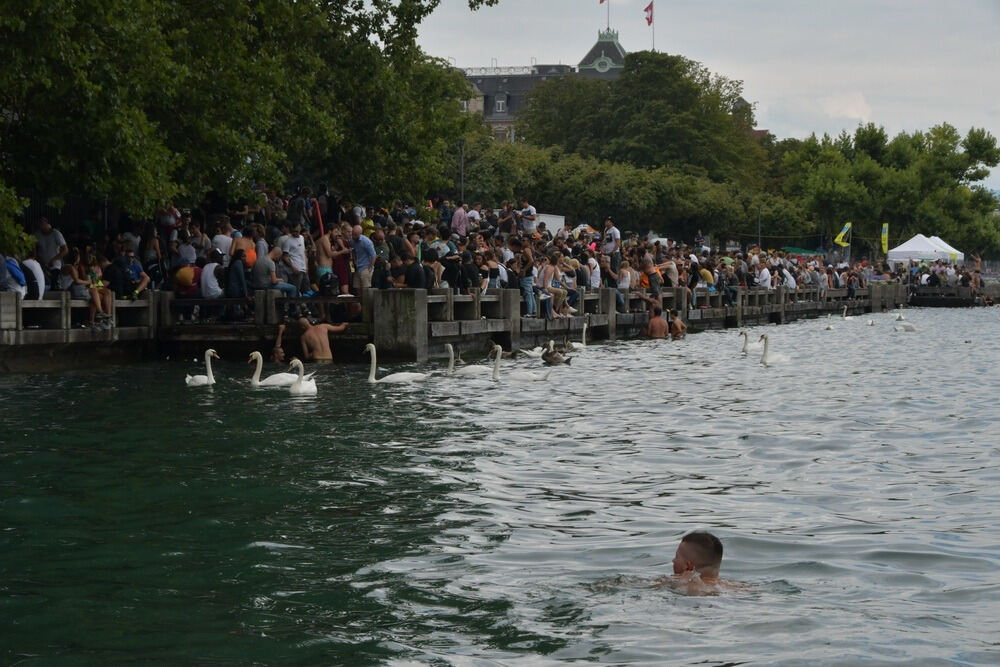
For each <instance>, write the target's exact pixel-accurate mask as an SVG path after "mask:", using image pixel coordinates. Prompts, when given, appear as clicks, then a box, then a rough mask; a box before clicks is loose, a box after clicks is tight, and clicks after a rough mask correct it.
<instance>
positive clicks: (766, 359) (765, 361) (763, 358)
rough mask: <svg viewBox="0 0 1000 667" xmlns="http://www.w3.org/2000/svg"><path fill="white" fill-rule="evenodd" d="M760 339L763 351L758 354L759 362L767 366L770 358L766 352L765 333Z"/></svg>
mask: <svg viewBox="0 0 1000 667" xmlns="http://www.w3.org/2000/svg"><path fill="white" fill-rule="evenodd" d="M760 339H761V340H762V341H764V353H763V354H762V355H760V363H761V365H763V366H767V365H769V364H770V363H771V361H772V359H771V357H770V356H768V354H767V334H763V335H762V336H761V337H760Z"/></svg>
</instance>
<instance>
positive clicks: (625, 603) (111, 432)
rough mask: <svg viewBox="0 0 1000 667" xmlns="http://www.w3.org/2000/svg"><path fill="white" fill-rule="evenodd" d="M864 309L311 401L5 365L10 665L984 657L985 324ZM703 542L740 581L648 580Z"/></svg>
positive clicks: (992, 351) (348, 372) (996, 348)
mask: <svg viewBox="0 0 1000 667" xmlns="http://www.w3.org/2000/svg"><path fill="white" fill-rule="evenodd" d="M868 319H869V317H865V318H858V319H855V320H853V321H847V322H845V321H840V322H835V325H836V326H835V327H834V329H833V330H832V331H827V330H825V326H826V321H825V320H824V321H810V322H800V323H796V324H792V325H788V326H783V327H769V328H768V329H767V331H768V333H769V334H770V337H769V342H770V346H771V351H772V352H777V353H780V354H781V355H783V356H784V357H785V360H784V361H781V362H779V363H776V364H774V365H772V366H770V367H768V368H763V367H761V366H760V365H759V364H758V363H757V357H758V355H759V352H757V353H751V355H750V356H748V357H746V358H744V357H741V356H740V354H739V349H740V346H741V340H740V339H739V338H738V337H737V334H736V332H735V331H724V332H709V333H704V334H699V335H696V336H692V337H691V338H689V339H688V340H686V341H681V342H678V343H666V342H648V341H633V342H619V343H615V344H603V345H602V344H598V345H593V346H592V347H589V348H588V349H587V350H585V351H583V352H580V353H579V354H578V356H577V358H576V359H575V360H574V362H573V364H572V366H564V367H560V368H558V369H556V370H555V372H554V373H553V375H552V378H551V380H550V381H549V382H546V383H527V384H519V383H516V382H512V381H506V382H504V381H502V382H501V383H499V384H493V383H491V382H488V381H484V380H477V379H459V378H448V377H443V376H440V375H437V376H435V377H434V378H433V379H432V380H430V381H429V382H427V383H425V384H423V385H419V386H413V387H405V386H402V387H400V386H375V387H371V386H369V385H368V384H367V383H365V382H364V377H365V372H364V370H365V369H364V368H362V367H360V366H359V367H351V366H333V367H322V368H320V369H319V375H318V380H319V386H320V396H319V398H318V399H315V400H309V399H306V400H303V399H298V400H294V401H293V400H291V399H290V398H289V397H288V396H287V394H286V393H284V392H283V391H282V390H280V389H276V390H259V391H253V390H251V388H250V387H249V374H248V373H247V372H246V371H247V368H246V367H244V366H243V365H242V364H230V363H225V362H224V363H222V364H219V368H218V373H217V374H218V376H219V377H220V378H222V379H221V381H220V383H219V384H218V385H216V387H214V388H212V389H203V388H198V389H187V388H186V387H184V386H183V376H184V373H185V372H191V371H192V369H194V368H195V367H196V365H195V364H193V363H191V362H185V363H163V364H147V365H140V366H134V367H123V368H116V369H113V370H107V371H103V372H96V373H95V372H87V373H68V374H65V375H62V376H35V377H26V376H14V377H4V378H0V392H2V395H3V401H2V403H0V440H2V449H0V488H2V489H3V493H2V494H0V507H2V512H3V519H4V520H3V526H4V530H3V532H2V533H0V572H2V573H3V576H2V577H0V588H2V590H3V596H2V597H0V605H2V607H3V612H4V613H3V615H4V617H5V618H7V619H10V622H9V623H7V624H5V625H6V627H5V628H4V629H3V630H2V631H0V632H2V633H3V642H2V645H3V646H4V653H3V661H4V662H7V663H11V662H19V661H21V664H50V663H51V662H53V661H58V660H65V659H68V658H69V657H73V658H75V659H78V660H83V661H92V662H107V661H113V660H120V659H122V658H124V659H129V658H135V657H139V658H140V659H143V660H151V661H163V662H173V663H180V662H199V661H201V662H220V663H223V664H226V663H230V662H233V663H244V662H246V661H248V660H250V659H253V660H255V661H257V662H261V663H265V664H268V663H275V664H277V663H280V664H286V663H292V664H322V663H327V664H336V663H340V664H365V663H378V662H406V661H417V662H422V663H423V662H432V661H435V660H438V659H439V660H441V661H442V663H455V664H473V663H477V662H478V661H484V660H485V661H495V662H498V663H506V662H509V661H512V660H516V659H519V658H525V657H528V658H531V659H533V660H535V661H541V662H550V661H568V660H585V661H600V662H614V663H629V664H636V663H649V664H664V663H677V664H689V663H692V662H704V663H707V664H723V663H727V662H733V663H737V662H745V661H757V662H767V663H773V662H778V663H786V664H802V663H804V662H808V661H832V662H837V663H849V662H853V661H857V660H862V659H869V660H874V661H876V662H878V661H884V662H898V661H930V662H934V661H947V662H951V663H957V664H995V663H996V662H997V661H998V660H1000V653H998V651H1000V646H998V645H997V643H996V637H998V636H1000V618H998V616H1000V615H998V612H997V604H996V600H997V599H1000V576H998V575H1000V556H998V543H997V538H996V535H997V534H998V532H1000V510H998V499H1000V494H998V493H997V491H996V489H997V488H998V485H997V483H998V481H1000V479H998V478H1000V475H998V473H997V469H996V466H995V465H994V464H993V461H994V460H995V457H996V455H997V454H998V442H1000V440H998V439H997V437H996V433H997V426H998V422H1000V418H998V411H997V409H996V398H995V397H996V393H997V390H998V389H1000V380H998V378H1000V374H998V373H997V370H996V361H997V359H1000V354H998V353H1000V343H998V342H997V341H998V336H997V334H998V333H1000V325H998V322H997V312H996V311H995V310H978V311H971V310H970V311H951V312H945V311H910V312H909V313H908V319H909V321H911V322H912V323H913V324H914V325H915V326H916V327H917V328H918V332H917V333H898V332H894V331H893V330H892V326H893V321H892V317H890V316H888V315H873V316H871V319H874V320H875V321H876V326H874V327H868V326H866V325H867V320H868ZM754 333H755V334H756V333H759V330H755V331H754ZM968 340H971V341H974V342H969V343H967V342H965V341H968ZM536 363H537V362H535V361H530V360H524V361H515V362H507V361H505V362H504V364H505V366H510V367H518V368H528V367H533V366H534V364H536ZM435 365H436V364H435V362H432V363H431V364H429V366H435ZM442 366H443V364H442ZM393 370H396V369H395V368H393ZM696 527H699V528H707V529H710V530H712V531H714V532H716V533H717V534H718V535H719V536H720V537H721V538H722V540H723V542H724V544H725V549H726V556H725V559H724V562H723V575H724V576H725V577H727V578H731V579H735V580H739V581H743V582H746V583H747V584H748V587H747V588H746V589H745V590H741V591H739V592H737V593H732V594H726V595H720V596H714V597H700V598H690V597H685V596H682V595H678V594H676V593H674V592H672V591H671V590H669V589H667V588H662V587H661V588H658V587H654V586H651V584H652V583H653V582H654V580H655V579H656V578H657V577H660V576H662V575H664V574H667V573H668V572H669V571H670V559H671V557H672V555H673V551H674V549H675V547H676V544H677V541H678V539H679V538H680V536H681V535H683V533H685V532H687V531H689V530H691V529H694V528H696Z"/></svg>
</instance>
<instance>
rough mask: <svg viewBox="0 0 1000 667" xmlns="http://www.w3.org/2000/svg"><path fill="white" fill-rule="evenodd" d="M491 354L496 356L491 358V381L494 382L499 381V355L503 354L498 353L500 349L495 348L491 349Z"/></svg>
mask: <svg viewBox="0 0 1000 667" xmlns="http://www.w3.org/2000/svg"><path fill="white" fill-rule="evenodd" d="M493 354H495V355H496V357H497V358H496V359H494V360H493V381H494V382H499V381H500V357H502V356H503V355H502V354H500V350H497V349H496V348H494V349H493Z"/></svg>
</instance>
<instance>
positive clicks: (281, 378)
mask: <svg viewBox="0 0 1000 667" xmlns="http://www.w3.org/2000/svg"><path fill="white" fill-rule="evenodd" d="M254 361H256V362H257V368H256V369H255V370H254V372H253V377H252V378H250V385H251V386H254V387H290V386H291V385H292V384H293V383H294V382H295V381H296V380H298V378H299V376H298V375H297V374H296V373H274V374H273V375H269V376H267V377H266V378H264V379H263V380H261V379H260V372H261V370H262V369H263V368H264V356H263V355H262V354H261V353H260V352H257V351H256V350H254V351H253V352H251V353H250V359H248V360H247V363H248V364H249V363H252V362H254ZM314 375H316V373H310V374H309V375H306V376H305V377H304V378H303V379H305V380H311V379H312V377H313V376H314Z"/></svg>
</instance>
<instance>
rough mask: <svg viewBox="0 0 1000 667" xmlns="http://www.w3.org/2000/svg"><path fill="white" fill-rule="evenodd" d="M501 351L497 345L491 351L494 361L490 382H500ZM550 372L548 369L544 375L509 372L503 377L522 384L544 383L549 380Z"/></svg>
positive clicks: (528, 372) (527, 372)
mask: <svg viewBox="0 0 1000 667" xmlns="http://www.w3.org/2000/svg"><path fill="white" fill-rule="evenodd" d="M502 350H503V348H501V347H500V346H499V345H495V346H494V347H493V351H494V352H495V353H496V359H494V360H493V376H492V380H493V381H494V382H499V381H500V359H501V357H502V355H501V354H500V352H501V351H502ZM551 373H552V370H551V369H549V370H547V371H545V372H544V373H532V372H530V371H511V372H510V373H507V374H506V375H505V377H507V378H508V379H510V380H520V381H523V382H544V381H546V380H548V379H549V375H550V374H551Z"/></svg>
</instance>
